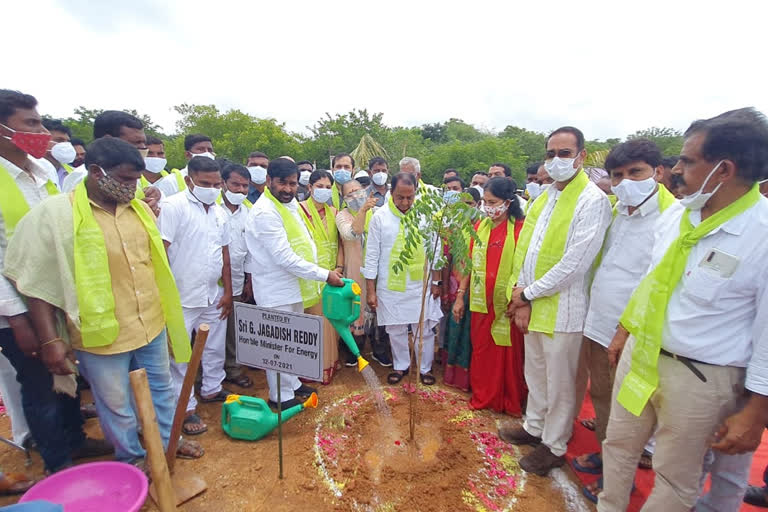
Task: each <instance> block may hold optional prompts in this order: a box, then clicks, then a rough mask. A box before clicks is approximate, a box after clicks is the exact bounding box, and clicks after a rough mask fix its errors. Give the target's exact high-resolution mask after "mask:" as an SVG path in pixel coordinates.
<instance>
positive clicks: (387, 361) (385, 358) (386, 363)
mask: <svg viewBox="0 0 768 512" xmlns="http://www.w3.org/2000/svg"><path fill="white" fill-rule="evenodd" d="M371 358H373V360H374V361H376V362H377V363H379V364H380V365H381V366H383V367H385V368H389V367H391V366H392V358H391V357H389V354H377V353H376V352H374V353H372V354H371Z"/></svg>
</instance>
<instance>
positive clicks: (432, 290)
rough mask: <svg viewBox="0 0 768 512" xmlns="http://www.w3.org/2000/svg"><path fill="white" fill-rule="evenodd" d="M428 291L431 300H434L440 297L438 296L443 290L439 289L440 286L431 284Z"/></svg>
mask: <svg viewBox="0 0 768 512" xmlns="http://www.w3.org/2000/svg"><path fill="white" fill-rule="evenodd" d="M429 291H430V293H431V294H432V298H433V299H436V298H438V297H440V294H441V293H442V291H443V290H442V289H441V288H440V286H438V285H436V284H433V285H432V287H431V288H430V289H429Z"/></svg>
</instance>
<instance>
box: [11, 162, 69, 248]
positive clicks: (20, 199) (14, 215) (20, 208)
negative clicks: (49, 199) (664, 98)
mask: <svg viewBox="0 0 768 512" xmlns="http://www.w3.org/2000/svg"><path fill="white" fill-rule="evenodd" d="M21 172H25V171H23V170H22V171H21ZM45 190H46V191H47V192H48V195H49V196H54V195H56V194H58V193H59V189H58V188H57V187H56V184H55V183H54V182H52V181H51V180H48V181H47V182H46V184H45ZM28 211H29V203H27V199H26V198H25V197H24V194H23V193H22V191H21V189H20V188H19V185H18V184H17V183H16V180H15V179H13V176H11V173H10V172H9V171H8V169H6V168H5V167H3V166H2V165H0V214H2V216H3V222H4V223H5V240H6V242H7V241H8V240H10V239H11V237H12V236H13V232H14V231H15V230H16V224H18V223H19V221H20V220H21V218H22V217H23V216H25V215H26V214H27V212H28Z"/></svg>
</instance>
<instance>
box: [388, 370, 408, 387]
mask: <svg viewBox="0 0 768 512" xmlns="http://www.w3.org/2000/svg"><path fill="white" fill-rule="evenodd" d="M406 375H408V370H405V371H402V370H395V371H393V372H392V373H390V374H389V375H387V383H389V384H392V385H393V386H394V385H395V384H398V383H400V381H401V380H403V377H405V376H406Z"/></svg>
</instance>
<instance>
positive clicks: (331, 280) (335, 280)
mask: <svg viewBox="0 0 768 512" xmlns="http://www.w3.org/2000/svg"><path fill="white" fill-rule="evenodd" d="M325 282H326V283H328V284H329V285H331V286H336V287H337V288H341V287H342V286H344V281H342V280H341V274H340V273H339V272H337V271H335V270H331V271H330V272H328V279H326V280H325Z"/></svg>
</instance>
